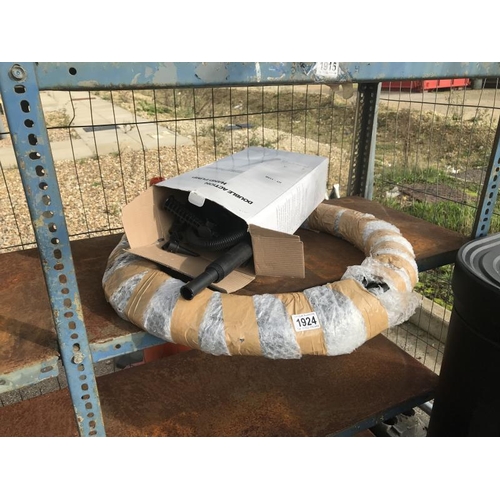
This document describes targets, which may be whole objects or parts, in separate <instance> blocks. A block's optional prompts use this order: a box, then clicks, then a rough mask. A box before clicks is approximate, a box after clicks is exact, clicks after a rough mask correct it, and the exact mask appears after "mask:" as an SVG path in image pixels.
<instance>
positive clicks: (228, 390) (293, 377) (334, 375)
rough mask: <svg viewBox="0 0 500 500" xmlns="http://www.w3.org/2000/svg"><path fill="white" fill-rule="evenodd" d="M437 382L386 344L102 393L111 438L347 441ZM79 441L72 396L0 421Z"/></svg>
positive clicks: (149, 380)
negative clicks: (337, 438)
mask: <svg viewBox="0 0 500 500" xmlns="http://www.w3.org/2000/svg"><path fill="white" fill-rule="evenodd" d="M437 381H438V376H437V375H436V374H434V373H433V372H431V371H430V370H429V369H427V368H426V367H424V366H423V365H422V364H421V363H419V362H418V361H417V360H415V359H414V358H413V357H411V356H410V355H409V354H407V353H405V352H404V351H403V350H401V349H400V348H399V347H397V346H396V345H394V344H393V343H392V342H391V341H389V340H387V339H386V338H385V337H384V336H382V335H379V336H377V337H375V338H373V339H371V340H370V341H368V342H366V343H365V344H364V345H362V346H361V347H360V348H359V349H357V350H356V351H355V352H354V353H352V354H349V355H345V356H336V357H323V356H320V357H319V356H305V357H303V358H302V359H300V360H269V359H266V358H262V357H250V356H239V357H227V356H211V355H208V354H205V353H202V352H200V351H190V352H184V353H181V354H177V355H174V356H171V357H169V358H163V359H160V360H158V361H155V362H151V363H147V364H144V365H142V366H137V367H134V368H131V369H125V370H123V371H121V372H117V373H113V374H110V375H105V376H102V377H100V378H98V379H97V384H98V389H99V399H100V402H101V409H102V413H103V419H104V423H105V426H106V433H107V435H108V436H327V435H345V436H348V435H353V434H356V433H358V432H359V431H360V430H363V429H366V428H368V427H371V426H373V425H374V424H375V423H377V422H380V421H382V420H385V419H387V418H390V417H392V416H395V415H397V414H399V413H401V412H402V411H404V410H406V409H408V408H412V407H414V406H417V405H419V404H422V403H423V402H425V401H428V400H429V399H432V398H433V397H434V391H435V388H436V386H437ZM77 435H78V430H77V427H76V423H75V418H74V414H73V410H72V404H71V398H70V396H69V393H68V391H66V390H60V391H57V392H53V393H50V394H46V395H44V396H40V397H38V398H36V399H31V400H27V401H24V402H22V403H18V404H16V405H12V406H8V407H6V408H3V409H2V411H1V412H0V436H77Z"/></svg>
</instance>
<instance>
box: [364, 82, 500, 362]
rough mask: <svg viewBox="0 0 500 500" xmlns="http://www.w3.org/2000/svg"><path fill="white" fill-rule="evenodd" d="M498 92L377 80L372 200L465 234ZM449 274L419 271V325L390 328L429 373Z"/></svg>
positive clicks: (486, 86)
mask: <svg viewBox="0 0 500 500" xmlns="http://www.w3.org/2000/svg"><path fill="white" fill-rule="evenodd" d="M440 85H442V86H443V88H439V86H440ZM456 85H458V87H457V86H456ZM426 87H429V88H431V89H432V90H425V89H426ZM499 97H500V94H499V93H498V79H491V80H484V81H481V82H480V85H477V84H476V83H475V82H469V81H467V80H465V79H464V80H460V81H453V80H447V81H445V82H440V81H429V82H425V81H415V82H392V83H389V82H387V83H385V84H383V86H382V94H381V97H380V107H379V115H378V134H377V150H376V159H375V161H376V164H375V165H376V166H375V186H374V198H375V199H376V200H377V201H379V202H381V203H383V204H385V205H387V206H389V207H392V208H396V209H398V210H402V211H405V212H407V213H410V214H412V215H414V216H416V217H419V218H422V219H425V220H428V221H430V222H433V223H434V224H437V225H440V226H443V227H446V228H448V229H451V230H453V231H457V232H459V233H462V234H463V235H465V236H470V235H471V232H472V229H473V225H474V219H475V216H476V213H477V210H478V205H479V198H480V194H481V188H482V185H483V183H484V182H485V173H486V169H487V166H488V162H489V157H490V154H491V150H492V146H493V141H494V137H495V131H496V129H497V124H498V120H499V117H500V99H499ZM499 214H500V208H499V206H498V204H497V207H496V209H495V211H494V215H493V217H492V224H491V228H490V231H491V232H493V233H496V232H499V231H500V217H499ZM452 273H453V266H452V265H448V266H444V267H441V268H439V269H434V270H431V271H427V272H425V273H420V283H419V284H418V285H417V288H416V289H417V292H419V293H420V294H421V295H422V296H423V297H424V298H425V299H428V300H426V301H425V303H424V305H423V307H422V309H421V310H419V311H418V313H417V315H416V316H415V318H414V320H413V323H415V324H416V325H417V326H418V327H419V328H415V325H414V324H412V323H410V324H405V325H402V326H400V327H398V328H395V329H393V330H392V331H391V332H389V337H390V338H391V339H393V340H394V341H396V342H397V343H398V344H399V345H400V346H402V347H404V348H405V349H406V350H408V351H409V352H412V353H413V354H414V355H415V356H416V357H419V358H421V360H422V362H424V363H425V364H426V365H428V366H429V367H430V368H432V369H433V370H435V371H439V368H440V363H441V358H442V353H443V349H444V340H445V338H446V332H447V326H448V320H449V311H450V310H451V308H452V305H453V293H452V290H451V276H452Z"/></svg>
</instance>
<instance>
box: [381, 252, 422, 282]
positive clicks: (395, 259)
mask: <svg viewBox="0 0 500 500" xmlns="http://www.w3.org/2000/svg"><path fill="white" fill-rule="evenodd" d="M373 258H374V259H375V260H378V261H379V262H382V263H384V264H388V265H390V266H394V267H398V268H399V269H404V270H405V271H406V273H407V274H408V277H409V278H410V281H411V286H412V288H413V287H414V286H415V285H416V283H417V282H418V274H417V273H416V272H415V269H414V268H413V266H412V265H411V264H410V263H409V262H408V261H407V260H406V259H405V258H404V257H401V256H400V255H393V254H380V255H377V256H376V257H373Z"/></svg>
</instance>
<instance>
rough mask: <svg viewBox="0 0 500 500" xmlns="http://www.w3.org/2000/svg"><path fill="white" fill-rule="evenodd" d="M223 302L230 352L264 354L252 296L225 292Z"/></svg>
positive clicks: (253, 354)
mask: <svg viewBox="0 0 500 500" xmlns="http://www.w3.org/2000/svg"><path fill="white" fill-rule="evenodd" d="M221 302H222V314H223V318H224V328H225V334H226V344H227V348H228V351H229V354H231V355H234V354H241V355H250V356H262V349H261V347H260V338H259V327H258V326H257V318H256V315H255V308H254V304H253V299H252V297H248V296H243V295H227V294H223V295H221Z"/></svg>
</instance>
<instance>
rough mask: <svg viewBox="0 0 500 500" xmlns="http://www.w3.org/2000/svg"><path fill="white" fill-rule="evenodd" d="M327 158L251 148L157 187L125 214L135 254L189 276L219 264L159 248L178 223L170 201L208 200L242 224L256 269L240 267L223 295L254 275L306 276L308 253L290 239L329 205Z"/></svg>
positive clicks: (205, 257)
mask: <svg viewBox="0 0 500 500" xmlns="http://www.w3.org/2000/svg"><path fill="white" fill-rule="evenodd" d="M327 174H328V159H327V158H324V157H320V156H314V155H305V154H300V153H290V152H288V151H278V150H274V149H267V148H260V147H252V148H248V149H245V150H244V151H240V152H239V153H235V154H233V155H231V156H228V157H226V158H223V159H221V160H218V161H216V162H214V163H212V164H210V165H207V166H205V167H201V168H198V169H195V170H192V171H190V172H187V173H185V174H182V175H179V176H177V177H173V178H171V179H167V180H166V181H163V182H160V183H158V184H156V185H154V186H152V187H151V188H149V189H148V190H147V191H145V192H144V193H142V194H141V195H139V196H138V197H137V198H135V199H134V200H133V201H132V202H131V203H129V204H128V205H126V206H125V207H124V209H123V213H122V220H123V226H124V229H125V233H126V235H127V238H128V240H129V243H130V247H131V250H130V251H131V252H132V253H134V254H136V255H139V256H141V257H145V258H147V259H149V260H152V261H154V262H157V263H159V264H162V265H164V266H166V267H169V268H171V269H173V270H175V271H179V272H181V273H182V274H185V275H187V276H190V277H195V276H197V275H198V274H200V273H202V272H203V271H204V270H205V268H206V266H207V265H208V264H209V263H210V262H211V261H212V260H213V259H214V258H215V257H216V255H214V254H213V253H212V254H202V255H201V256H200V257H192V256H185V255H181V254H174V253H169V252H166V251H164V250H162V249H161V246H162V244H163V243H164V242H165V239H168V230H169V228H170V227H171V225H172V222H173V220H174V218H173V216H172V215H171V214H170V213H168V212H167V211H165V210H164V209H163V204H164V202H165V200H166V199H167V198H168V196H169V195H171V194H172V193H174V194H175V195H176V197H177V198H179V200H180V201H183V202H187V201H189V203H192V204H193V205H195V206H199V207H200V206H203V204H204V202H205V200H211V201H213V202H215V203H217V204H219V205H221V206H223V207H224V208H226V209H227V210H229V211H231V212H232V213H233V214H235V215H237V216H238V217H240V218H241V219H243V220H244V221H245V222H246V224H247V226H248V230H249V233H250V236H251V240H252V247H253V254H254V268H244V269H243V268H240V269H237V270H235V271H234V272H232V273H231V274H230V275H229V276H227V277H226V278H224V279H223V280H222V281H220V282H219V283H217V285H214V288H217V289H220V290H222V291H225V292H234V291H236V290H238V289H240V288H243V287H244V286H246V285H247V284H248V283H250V282H251V281H252V280H253V279H255V276H256V275H261V276H293V277H304V273H305V271H304V250H303V245H302V242H301V241H300V238H299V237H298V236H296V235H294V234H293V233H294V232H295V231H296V230H297V229H298V228H299V227H300V225H301V224H302V223H303V222H304V221H305V220H306V219H307V217H308V216H309V214H310V213H311V212H312V211H313V210H314V209H315V208H316V207H317V206H318V205H319V204H320V203H321V201H322V200H323V199H324V198H325V193H326V180H327Z"/></svg>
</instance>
